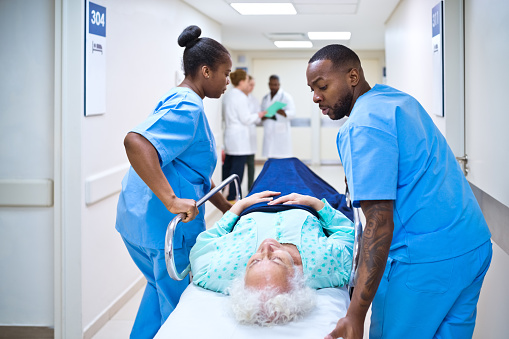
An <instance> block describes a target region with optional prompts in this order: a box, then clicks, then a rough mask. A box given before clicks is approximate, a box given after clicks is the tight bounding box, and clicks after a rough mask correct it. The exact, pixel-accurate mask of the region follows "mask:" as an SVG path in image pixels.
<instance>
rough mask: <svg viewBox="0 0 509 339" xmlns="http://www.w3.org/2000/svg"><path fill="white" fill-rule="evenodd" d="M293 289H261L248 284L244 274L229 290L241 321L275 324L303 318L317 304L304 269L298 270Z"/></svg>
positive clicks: (238, 319)
mask: <svg viewBox="0 0 509 339" xmlns="http://www.w3.org/2000/svg"><path fill="white" fill-rule="evenodd" d="M290 286H291V288H290V291H288V292H285V293H281V292H279V291H277V290H276V289H274V288H270V287H267V288H265V289H262V290H258V289H253V288H249V287H246V286H245V283H244V277H240V278H237V279H235V281H234V282H233V283H232V286H231V287H230V289H229V294H230V296H231V298H230V302H231V307H232V311H233V315H234V317H235V319H236V320H237V321H238V322H240V323H241V324H246V325H255V324H256V325H261V326H272V325H276V324H285V323H288V322H290V321H294V320H297V319H300V318H302V317H303V316H304V315H306V314H307V313H308V312H309V311H311V310H312V309H313V308H314V307H315V303H316V294H315V290H313V289H312V288H310V287H309V286H307V285H306V282H305V278H304V276H303V274H302V273H301V272H299V271H298V270H295V273H294V275H293V277H292V278H291V281H290Z"/></svg>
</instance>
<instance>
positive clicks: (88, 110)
mask: <svg viewBox="0 0 509 339" xmlns="http://www.w3.org/2000/svg"><path fill="white" fill-rule="evenodd" d="M86 22H87V29H86V51H85V116H90V115H98V114H104V113H106V7H103V6H99V5H97V4H95V3H93V2H88V8H87V18H86Z"/></svg>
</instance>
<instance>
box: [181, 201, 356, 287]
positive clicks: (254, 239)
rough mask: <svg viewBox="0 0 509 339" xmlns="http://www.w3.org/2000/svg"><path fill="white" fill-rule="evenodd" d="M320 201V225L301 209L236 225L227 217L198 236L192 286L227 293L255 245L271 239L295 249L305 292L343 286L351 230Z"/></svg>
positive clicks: (263, 214) (349, 262)
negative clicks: (310, 288) (306, 285)
mask: <svg viewBox="0 0 509 339" xmlns="http://www.w3.org/2000/svg"><path fill="white" fill-rule="evenodd" d="M323 201H324V202H325V206H324V207H323V208H322V209H321V210H320V211H318V215H319V216H320V218H319V219H318V218H316V217H315V216H314V215H312V214H311V213H309V212H307V211H305V210H301V209H290V210H287V211H281V212H276V213H267V212H253V213H249V214H247V215H245V216H243V217H242V218H240V220H239V217H238V216H237V215H235V214H233V213H231V212H229V211H228V212H227V213H225V215H224V216H223V217H222V218H221V220H219V221H218V222H217V223H216V224H215V225H214V226H213V227H212V228H211V229H209V230H207V231H206V232H203V233H202V234H200V235H199V236H198V238H197V240H196V244H195V246H194V247H193V249H192V250H191V255H190V261H191V270H192V272H193V282H194V283H195V284H196V285H198V286H201V287H203V288H206V289H209V290H212V291H216V292H222V293H227V290H228V287H229V286H230V284H231V282H232V280H234V279H235V278H237V277H239V276H241V275H242V274H243V273H244V272H245V269H246V264H247V262H248V260H249V258H250V257H251V256H252V255H253V254H254V253H255V252H256V250H257V249H258V246H259V245H260V243H261V242H262V241H263V240H265V239H267V238H273V239H276V240H277V241H279V242H280V243H290V244H294V245H295V246H296V247H297V249H298V250H299V252H300V255H301V258H302V265H303V271H304V276H305V277H306V278H307V283H308V285H309V286H310V287H312V288H315V289H319V288H324V287H335V286H343V285H345V284H347V282H348V279H349V276H350V270H351V267H352V253H353V237H354V231H353V224H352V222H351V221H350V220H349V219H347V218H346V217H345V216H344V215H343V214H342V213H341V212H338V211H336V210H335V209H333V208H332V207H331V206H330V205H329V203H328V202H327V201H326V200H325V199H324V200H323ZM237 220H238V222H237V223H236V224H235V222H236V221H237ZM324 230H325V231H326V232H328V233H329V234H330V236H329V237H327V236H326V235H325V233H324Z"/></svg>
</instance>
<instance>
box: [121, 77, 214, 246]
mask: <svg viewBox="0 0 509 339" xmlns="http://www.w3.org/2000/svg"><path fill="white" fill-rule="evenodd" d="M132 132H135V133H138V134H140V135H142V136H143V137H145V138H146V139H147V140H148V141H149V142H150V143H151V144H152V145H153V146H154V148H155V149H156V150H157V154H158V156H159V162H160V164H161V168H162V170H163V173H164V175H165V176H166V178H167V179H168V182H169V183H170V185H171V187H172V189H173V190H174V192H175V194H176V195H177V197H179V198H185V199H194V200H198V199H200V198H201V197H202V196H204V195H205V194H206V193H207V192H208V191H209V190H210V187H211V184H210V183H211V176H212V173H213V171H214V168H215V166H216V161H217V155H216V145H215V140H214V136H213V134H212V131H211V129H210V126H209V124H208V120H207V117H206V115H205V112H204V110H203V101H202V99H201V98H200V96H198V95H197V94H196V93H195V92H193V91H192V90H190V89H188V88H183V87H176V88H174V89H172V90H171V91H169V92H168V93H167V94H166V95H165V96H164V97H163V98H162V99H161V100H160V102H159V103H158V104H157V105H156V107H155V109H154V111H153V112H152V113H151V114H150V115H149V116H148V118H147V119H145V121H143V122H142V123H141V124H139V125H138V126H136V127H135V128H134V129H133V130H132ZM204 215H205V213H204V206H203V205H202V206H201V207H200V214H198V216H197V217H196V219H195V220H193V221H191V222H189V223H187V224H186V227H185V228H177V231H176V234H175V247H174V248H176V249H178V248H180V247H181V246H182V245H183V244H184V243H186V244H187V245H190V246H192V244H194V241H195V239H196V236H197V235H198V234H199V233H200V232H201V231H203V230H204V229H205V223H204V220H203V216H204ZM174 216H175V215H174V214H172V213H170V212H169V211H168V210H167V209H166V207H165V206H164V204H163V203H162V202H161V201H160V200H159V198H158V197H157V196H156V195H155V194H154V193H153V192H152V191H151V190H150V188H148V186H147V185H146V184H145V183H144V182H143V180H141V178H140V177H139V176H138V175H137V174H136V172H135V171H134V170H133V168H132V167H131V168H130V169H129V171H128V173H127V174H126V176H125V177H124V179H123V180H122V191H121V193H120V197H119V201H118V206H117V221H116V228H117V230H118V231H119V232H120V233H121V235H122V236H123V237H124V238H126V239H127V240H128V241H130V242H132V243H133V244H135V245H140V246H144V247H148V248H153V249H163V248H164V237H165V232H166V228H167V226H168V223H169V222H170V221H171V220H172V219H173V217H174ZM183 232H185V233H183Z"/></svg>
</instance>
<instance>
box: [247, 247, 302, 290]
mask: <svg viewBox="0 0 509 339" xmlns="http://www.w3.org/2000/svg"><path fill="white" fill-rule="evenodd" d="M295 269H299V270H301V271H302V260H301V257H300V253H299V251H298V249H297V247H295V245H291V244H280V243H279V242H278V241H276V240H275V239H265V240H264V241H263V242H262V243H261V244H260V247H258V250H257V251H256V253H255V254H253V255H252V256H251V258H250V259H249V261H248V262H247V268H246V275H245V278H244V280H245V284H246V286H247V287H251V288H255V289H262V288H265V287H275V288H277V289H278V290H279V291H280V292H286V291H289V290H290V278H291V277H292V276H293V273H294V270H295Z"/></svg>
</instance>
